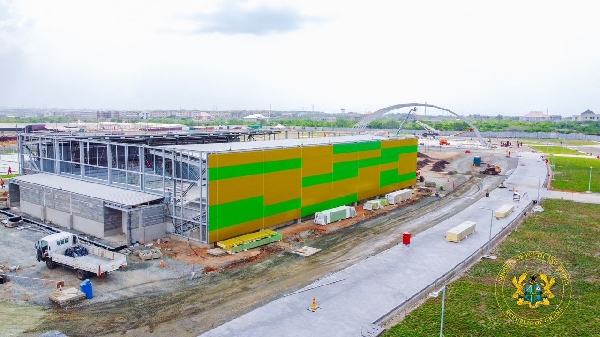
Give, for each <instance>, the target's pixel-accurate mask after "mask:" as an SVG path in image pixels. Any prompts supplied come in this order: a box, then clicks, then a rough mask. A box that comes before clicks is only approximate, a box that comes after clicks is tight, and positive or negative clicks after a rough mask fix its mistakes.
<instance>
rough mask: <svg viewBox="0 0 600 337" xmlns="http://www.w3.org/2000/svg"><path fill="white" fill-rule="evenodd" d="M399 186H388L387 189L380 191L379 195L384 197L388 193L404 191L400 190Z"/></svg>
mask: <svg viewBox="0 0 600 337" xmlns="http://www.w3.org/2000/svg"><path fill="white" fill-rule="evenodd" d="M398 185H399V184H391V185H388V186H385V187H381V188H380V189H379V194H382V195H383V194H386V193H390V192H393V191H397V190H400V189H402V188H398Z"/></svg>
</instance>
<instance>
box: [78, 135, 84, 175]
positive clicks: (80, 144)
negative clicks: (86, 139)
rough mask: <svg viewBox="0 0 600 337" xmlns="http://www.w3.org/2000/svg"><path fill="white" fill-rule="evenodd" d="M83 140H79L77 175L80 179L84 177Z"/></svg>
mask: <svg viewBox="0 0 600 337" xmlns="http://www.w3.org/2000/svg"><path fill="white" fill-rule="evenodd" d="M83 144H84V143H83V141H79V171H80V172H79V173H80V174H79V175H80V176H81V179H83V177H84V172H85V169H84V168H85V161H84V160H83V156H84V152H83V146H84V145H83Z"/></svg>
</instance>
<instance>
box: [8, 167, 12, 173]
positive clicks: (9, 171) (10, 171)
mask: <svg viewBox="0 0 600 337" xmlns="http://www.w3.org/2000/svg"><path fill="white" fill-rule="evenodd" d="M8 174H12V168H11V167H10V166H9V167H8Z"/></svg>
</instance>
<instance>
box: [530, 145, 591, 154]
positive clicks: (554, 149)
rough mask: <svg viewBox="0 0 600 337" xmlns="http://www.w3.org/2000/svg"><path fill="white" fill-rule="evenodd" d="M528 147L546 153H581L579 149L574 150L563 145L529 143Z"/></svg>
mask: <svg viewBox="0 0 600 337" xmlns="http://www.w3.org/2000/svg"><path fill="white" fill-rule="evenodd" d="M530 147H531V148H532V149H534V150H536V151H540V152H543V153H547V154H580V155H583V153H581V152H579V151H575V150H572V149H569V148H566V147H564V146H539V145H530Z"/></svg>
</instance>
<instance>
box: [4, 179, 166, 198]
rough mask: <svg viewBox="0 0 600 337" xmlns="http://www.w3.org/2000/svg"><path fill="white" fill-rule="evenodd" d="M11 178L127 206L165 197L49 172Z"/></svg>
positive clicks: (17, 181)
mask: <svg viewBox="0 0 600 337" xmlns="http://www.w3.org/2000/svg"><path fill="white" fill-rule="evenodd" d="M11 180H12V181H15V182H16V183H17V184H18V183H19V182H25V183H30V184H34V185H39V186H44V187H49V188H53V189H57V190H63V191H66V192H69V193H75V194H79V195H84V196H87V197H91V198H96V199H101V200H106V201H109V202H113V203H116V204H120V205H126V206H136V205H143V204H146V203H149V202H153V201H156V200H160V199H163V197H161V196H158V195H155V194H150V193H144V192H140V191H132V190H126V189H123V188H118V187H113V186H108V185H102V184H96V183H92V182H88V181H83V180H76V179H71V178H67V177H63V176H58V175H54V174H48V173H36V174H28V175H23V176H18V177H14V178H11Z"/></svg>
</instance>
